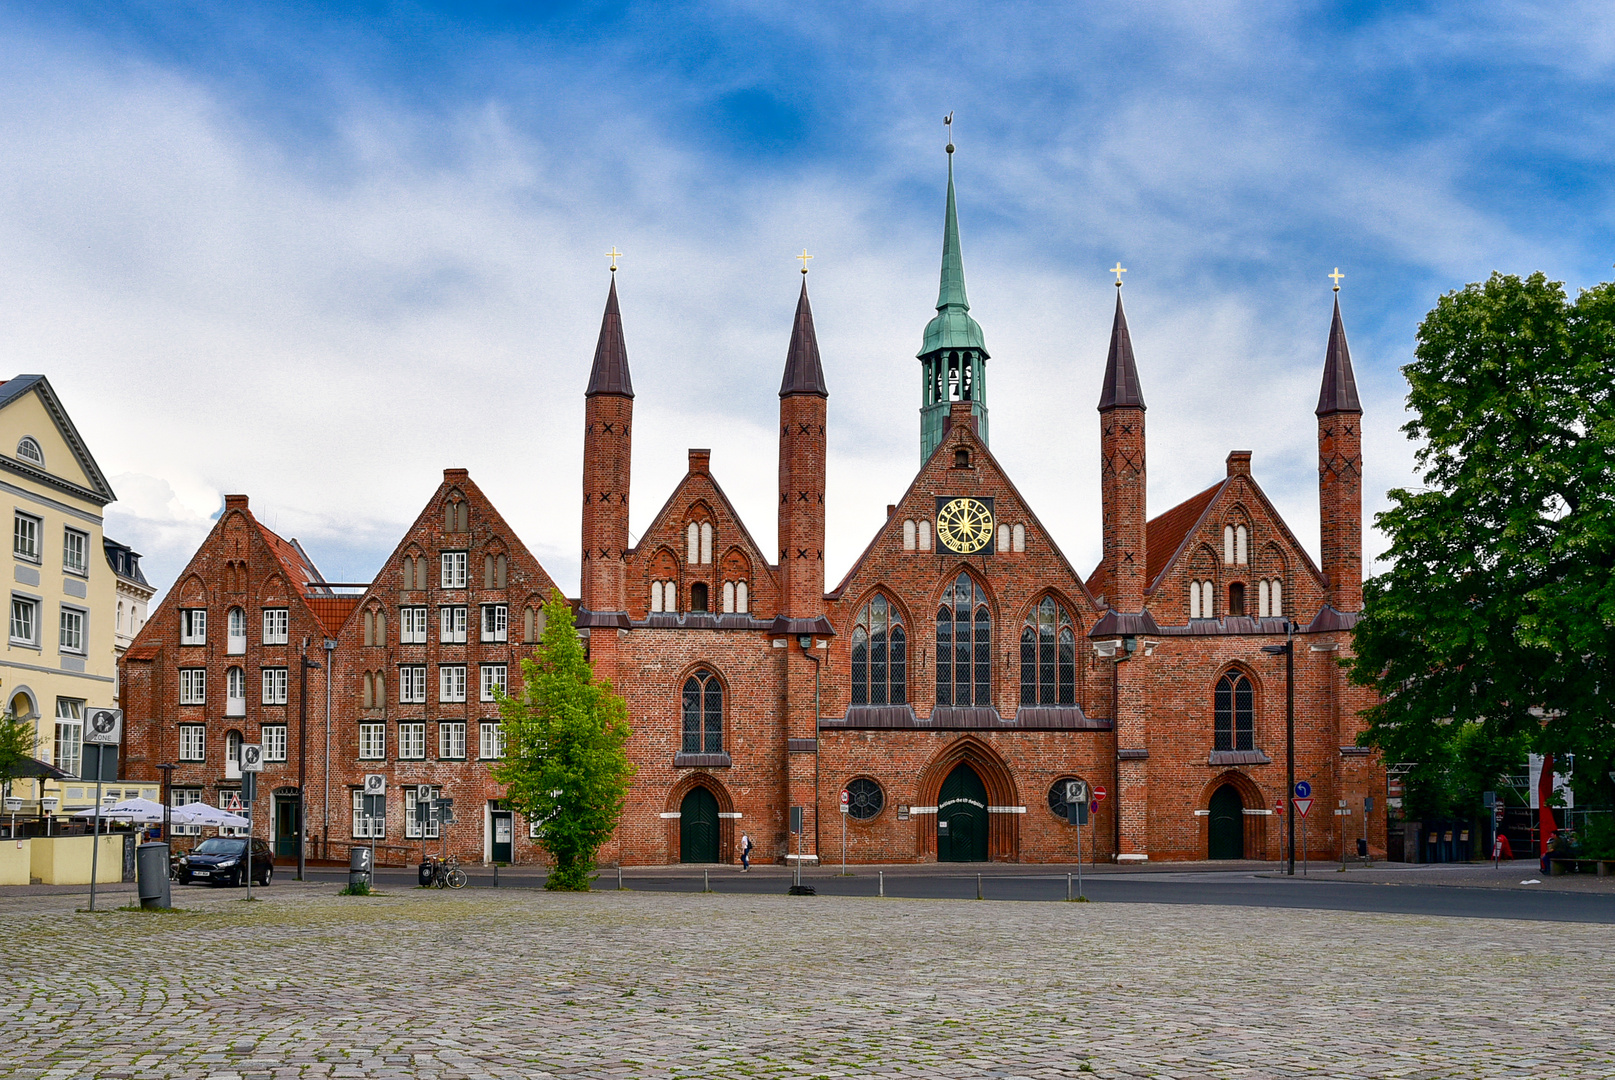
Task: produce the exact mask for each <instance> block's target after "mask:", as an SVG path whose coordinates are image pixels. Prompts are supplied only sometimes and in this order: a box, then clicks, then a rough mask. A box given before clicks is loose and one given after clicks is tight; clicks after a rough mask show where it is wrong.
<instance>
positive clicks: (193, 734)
mask: <svg viewBox="0 0 1615 1080" xmlns="http://www.w3.org/2000/svg"><path fill="white" fill-rule="evenodd" d="M179 759H180V760H181V761H206V760H207V725H206V724H181V725H179Z"/></svg>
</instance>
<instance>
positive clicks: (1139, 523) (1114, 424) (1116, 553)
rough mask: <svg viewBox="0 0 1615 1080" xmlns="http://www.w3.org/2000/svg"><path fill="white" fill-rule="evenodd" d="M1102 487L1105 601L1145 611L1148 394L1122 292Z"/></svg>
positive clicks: (1108, 368)
mask: <svg viewBox="0 0 1615 1080" xmlns="http://www.w3.org/2000/svg"><path fill="white" fill-rule="evenodd" d="M1099 421H1100V438H1099V487H1100V493H1101V499H1102V511H1103V515H1104V527H1103V533H1104V555H1103V558H1104V579H1105V602H1106V603H1107V604H1108V605H1109V606H1110V609H1111V610H1112V611H1116V612H1121V613H1124V614H1132V613H1136V612H1141V611H1143V610H1144V587H1145V585H1146V584H1147V583H1146V582H1145V580H1144V568H1145V567H1144V520H1145V519H1144V393H1143V391H1142V390H1141V389H1140V388H1139V383H1138V367H1137V365H1136V364H1135V363H1134V362H1133V339H1132V336H1131V335H1130V334H1129V333H1128V332H1127V313H1126V311H1124V310H1123V308H1122V297H1121V293H1120V292H1119V291H1118V292H1117V293H1116V321H1115V322H1114V324H1112V326H1111V330H1110V354H1109V356H1108V357H1107V359H1106V360H1105V383H1104V388H1103V389H1102V391H1101V392H1100V395H1099Z"/></svg>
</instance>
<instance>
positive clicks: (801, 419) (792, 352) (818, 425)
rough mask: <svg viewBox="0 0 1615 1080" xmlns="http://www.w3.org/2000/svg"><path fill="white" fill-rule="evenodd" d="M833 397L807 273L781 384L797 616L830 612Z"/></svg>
mask: <svg viewBox="0 0 1615 1080" xmlns="http://www.w3.org/2000/svg"><path fill="white" fill-rule="evenodd" d="M829 397H830V392H829V390H828V389H826V388H825V385H824V368H823V366H822V365H821V364H820V363H819V342H818V337H817V335H816V334H814V332H813V308H812V307H811V306H810V305H809V304H808V293H807V280H806V279H805V278H804V279H803V281H802V294H801V296H800V297H798V299H797V301H796V322H795V325H793V326H792V327H791V347H790V349H789V350H788V351H787V353H786V356H785V377H784V379H783V381H781V383H780V388H779V548H780V552H779V565H780V579H781V585H782V589H783V595H782V596H781V597H780V613H781V614H782V615H785V616H786V617H787V618H791V619H816V618H818V617H819V616H820V615H821V614H823V612H824V468H825V434H824V423H825V414H826V406H827V404H828V399H829Z"/></svg>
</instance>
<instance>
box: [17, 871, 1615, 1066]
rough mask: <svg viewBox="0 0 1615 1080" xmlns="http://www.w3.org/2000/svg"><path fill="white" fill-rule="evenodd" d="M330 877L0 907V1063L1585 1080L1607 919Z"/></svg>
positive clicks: (1613, 1026)
mask: <svg viewBox="0 0 1615 1080" xmlns="http://www.w3.org/2000/svg"><path fill="white" fill-rule="evenodd" d="M332 891H333V890H332V889H331V888H329V887H328V886H321V885H309V886H297V885H287V886H281V885H277V886H275V887H274V888H272V889H270V890H268V891H267V893H265V894H264V895H266V896H267V900H266V901H264V902H261V903H254V904H251V905H248V904H245V903H242V902H241V900H240V893H239V892H233V893H227V892H217V893H214V892H208V891H205V890H199V889H183V890H179V891H178V892H177V893H176V902H177V903H179V904H181V905H183V906H184V907H185V908H187V909H188V910H186V911H184V912H181V913H177V914H147V913H137V912H125V911H112V912H105V913H101V914H97V915H89V914H83V913H78V912H76V911H75V910H74V908H75V907H76V906H77V905H80V904H82V898H75V897H44V896H27V897H10V898H6V899H5V900H3V901H0V934H3V935H4V940H5V942H6V945H5V950H4V951H5V955H6V960H7V963H6V965H5V975H4V977H3V978H4V985H3V992H4V1000H5V1001H6V1003H7V1006H8V1007H7V1021H6V1044H5V1046H4V1049H3V1050H0V1077H5V1078H8V1080H10V1078H28V1080H36V1078H39V1080H73V1078H78V1077H94V1078H98V1080H99V1078H109V1080H167V1078H187V1080H190V1078H198V1080H200V1078H213V1080H282V1078H299V1080H301V1078H305V1077H306V1078H332V1080H337V1078H350V1077H351V1078H366V1080H371V1078H375V1080H386V1078H395V1077H425V1078H441V1080H455V1078H468V1080H469V1078H484V1077H500V1078H503V1077H522V1078H529V1077H568V1078H571V1077H579V1078H625V1077H655V1078H663V1077H730V1076H735V1077H777V1076H790V1077H804V1078H808V1077H862V1076H879V1077H984V1076H991V1077H1065V1076H1099V1077H1132V1076H1140V1077H1144V1076H1150V1077H1156V1076H1159V1077H1198V1076H1246V1077H1292V1076H1329V1077H1443V1078H1445V1077H1492V1076H1498V1077H1542V1076H1554V1077H1557V1076H1566V1077H1570V1076H1574V1077H1600V1076H1615V963H1612V960H1615V957H1612V952H1615V949H1612V945H1615V942H1612V936H1611V934H1610V931H1609V927H1607V926H1597V925H1579V924H1563V923H1553V924H1549V923H1529V922H1507V923H1505V922H1490V921H1483V920H1465V919H1438V918H1413V917H1405V916H1375V915H1355V914H1345V913H1336V912H1313V911H1293V910H1277V909H1257V908H1235V907H1186V906H1156V905H1144V904H1126V905H1122V904H1115V905H1109V904H1061V903H1049V904H1042V903H994V902H990V901H989V902H974V901H911V900H889V899H888V900H877V899H833V898H828V897H816V898H787V897H784V896H779V897H773V896H765V897H758V896H735V895H722V896H720V895H699V894H697V895H649V894H642V893H634V892H623V893H617V892H605V893H595V894H591V895H587V896H562V895H549V894H545V893H542V892H532V891H526V890H507V891H502V892H500V893H497V894H491V893H487V892H480V893H479V892H471V893H468V894H467V893H461V894H445V893H435V892H416V891H413V890H408V889H393V890H390V891H389V895H386V896H383V897H379V898H371V899H358V898H344V897H337V896H333V895H331V893H332ZM129 899H130V897H129V896H128V895H127V894H122V895H120V896H118V897H116V898H115V899H113V901H112V902H113V903H126V902H128V901H129Z"/></svg>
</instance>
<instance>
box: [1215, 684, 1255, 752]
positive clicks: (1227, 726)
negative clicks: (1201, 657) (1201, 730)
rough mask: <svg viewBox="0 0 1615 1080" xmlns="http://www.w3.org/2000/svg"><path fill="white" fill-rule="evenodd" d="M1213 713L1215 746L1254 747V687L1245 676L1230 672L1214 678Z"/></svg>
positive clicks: (1220, 747)
mask: <svg viewBox="0 0 1615 1080" xmlns="http://www.w3.org/2000/svg"><path fill="white" fill-rule="evenodd" d="M1216 712H1217V720H1216V723H1217V732H1216V736H1217V742H1216V746H1215V748H1216V749H1218V750H1254V749H1256V708H1255V690H1254V688H1253V687H1252V686H1251V681H1250V680H1249V679H1248V678H1246V677H1245V676H1244V675H1242V674H1241V673H1239V672H1237V671H1230V672H1229V673H1228V674H1226V675H1224V676H1223V677H1222V678H1221V679H1219V680H1217V695H1216Z"/></svg>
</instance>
